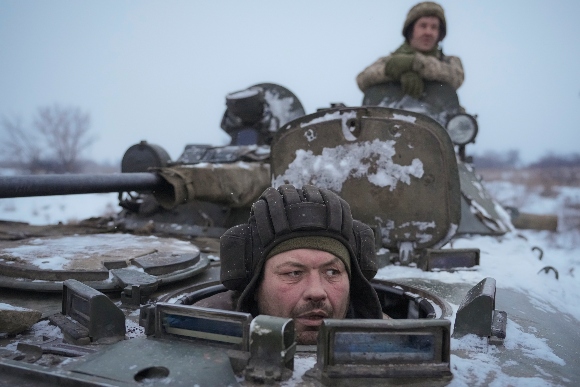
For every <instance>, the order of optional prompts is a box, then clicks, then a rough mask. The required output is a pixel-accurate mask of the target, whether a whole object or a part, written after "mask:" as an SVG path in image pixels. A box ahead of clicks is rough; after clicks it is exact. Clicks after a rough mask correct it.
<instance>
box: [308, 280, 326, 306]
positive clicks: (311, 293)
mask: <svg viewBox="0 0 580 387" xmlns="http://www.w3.org/2000/svg"><path fill="white" fill-rule="evenodd" d="M323 281H324V279H323V278H321V276H320V275H318V274H313V275H311V276H310V278H309V281H308V286H307V288H306V290H305V291H304V298H306V299H307V300H311V301H320V300H325V299H326V297H327V295H326V289H325V288H324V282H323Z"/></svg>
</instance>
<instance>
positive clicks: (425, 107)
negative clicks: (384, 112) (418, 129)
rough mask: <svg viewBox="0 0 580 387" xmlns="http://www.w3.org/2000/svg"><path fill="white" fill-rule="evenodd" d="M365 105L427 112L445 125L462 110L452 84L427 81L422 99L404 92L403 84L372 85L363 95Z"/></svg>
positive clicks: (426, 113)
mask: <svg viewBox="0 0 580 387" xmlns="http://www.w3.org/2000/svg"><path fill="white" fill-rule="evenodd" d="M362 104H363V106H381V107H390V108H395V109H402V110H406V111H412V112H417V113H421V114H425V115H427V116H428V117H431V118H433V119H434V120H436V121H437V122H439V123H440V124H441V125H443V126H445V125H446V124H447V120H448V119H449V117H450V116H453V115H455V114H457V113H459V112H460V110H461V107H460V105H459V99H458V98H457V93H456V92H455V89H453V87H451V85H449V84H447V83H439V82H432V81H426V82H425V92H424V93H423V96H422V97H421V99H415V98H413V97H411V96H409V95H406V94H405V93H403V90H402V89H401V84H400V83H396V82H386V83H380V84H378V85H374V86H371V87H369V88H368V89H367V91H366V92H365V95H364V97H363V102H362Z"/></svg>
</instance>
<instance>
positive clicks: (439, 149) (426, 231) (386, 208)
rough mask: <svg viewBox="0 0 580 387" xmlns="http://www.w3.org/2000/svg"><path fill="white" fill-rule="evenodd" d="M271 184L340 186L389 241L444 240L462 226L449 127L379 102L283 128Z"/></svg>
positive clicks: (393, 244) (418, 244)
mask: <svg viewBox="0 0 580 387" xmlns="http://www.w3.org/2000/svg"><path fill="white" fill-rule="evenodd" d="M271 168H272V176H273V177H272V184H273V186H275V187H277V186H280V185H282V184H286V183H289V184H293V185H295V186H299V187H301V186H302V185H304V184H314V185H317V186H319V187H322V188H327V189H330V190H332V191H334V192H336V193H338V194H339V195H340V196H341V197H342V198H344V199H345V200H346V201H347V202H348V203H349V204H350V206H351V210H352V213H353V216H354V217H355V218H356V219H359V220H361V221H363V222H365V223H367V224H369V225H371V226H373V225H374V226H377V227H378V229H379V230H380V232H381V236H382V243H383V246H384V247H388V248H398V245H399V244H400V243H401V242H411V243H413V244H414V247H415V248H416V249H421V248H427V247H435V248H437V247H439V246H442V245H443V244H445V243H446V242H447V241H448V240H449V239H450V238H451V237H452V236H453V235H454V234H455V232H456V230H457V227H458V224H459V220H460V187H459V178H458V171H457V161H456V159H455V152H454V150H453V144H452V143H451V140H450V139H449V136H448V135H447V133H446V131H445V129H443V127H441V126H440V125H439V124H438V123H437V122H435V121H434V120H432V119H430V118H428V117H426V116H424V115H421V114H417V113H412V112H407V111H402V110H397V109H389V108H380V107H368V108H337V109H329V110H324V111H320V112H318V113H315V114H311V115H308V116H305V117H302V118H300V119H297V120H295V121H292V122H290V123H288V124H287V125H285V126H284V127H282V128H281V130H280V131H279V132H278V133H277V135H276V137H275V138H274V141H273V143H272V166H271Z"/></svg>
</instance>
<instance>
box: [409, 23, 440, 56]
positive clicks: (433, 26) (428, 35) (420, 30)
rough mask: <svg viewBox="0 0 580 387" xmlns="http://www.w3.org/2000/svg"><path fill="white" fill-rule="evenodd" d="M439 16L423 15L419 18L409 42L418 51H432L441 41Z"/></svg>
mask: <svg viewBox="0 0 580 387" xmlns="http://www.w3.org/2000/svg"><path fill="white" fill-rule="evenodd" d="M439 22H440V21H439V18H438V17H436V16H423V17H420V18H419V19H417V21H416V22H415V26H414V27H413V33H412V34H411V40H410V41H409V44H410V45H411V47H413V48H414V49H415V50H417V51H422V52H427V51H431V50H432V49H433V48H435V45H437V42H438V41H439Z"/></svg>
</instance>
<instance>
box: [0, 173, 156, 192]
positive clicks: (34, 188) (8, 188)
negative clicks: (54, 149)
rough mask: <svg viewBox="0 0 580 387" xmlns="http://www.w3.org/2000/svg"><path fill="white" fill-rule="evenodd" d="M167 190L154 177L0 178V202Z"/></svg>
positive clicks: (66, 176) (144, 175) (138, 174)
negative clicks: (41, 197)
mask: <svg viewBox="0 0 580 387" xmlns="http://www.w3.org/2000/svg"><path fill="white" fill-rule="evenodd" d="M164 186H167V183H166V182H165V180H163V178H162V177H161V176H159V175H157V174H155V173H148V172H139V173H117V174H100V175H99V174H91V175H85V174H71V175H32V176H2V177H0V198H18V197H27V196H51V195H75V194H88V193H105V192H124V191H139V192H147V191H148V192H151V191H155V190H158V189H162V188H163V187H164Z"/></svg>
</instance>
